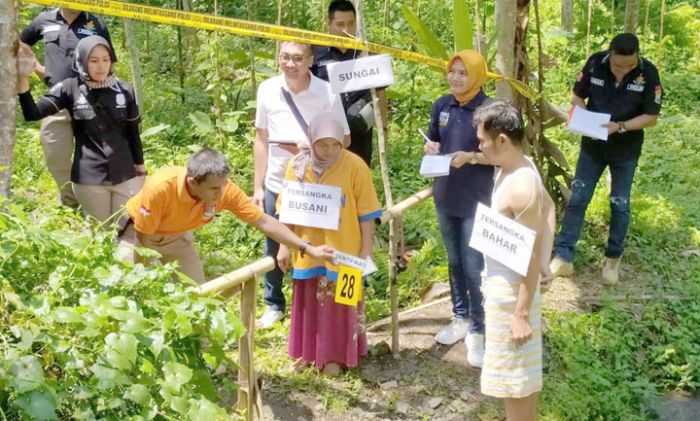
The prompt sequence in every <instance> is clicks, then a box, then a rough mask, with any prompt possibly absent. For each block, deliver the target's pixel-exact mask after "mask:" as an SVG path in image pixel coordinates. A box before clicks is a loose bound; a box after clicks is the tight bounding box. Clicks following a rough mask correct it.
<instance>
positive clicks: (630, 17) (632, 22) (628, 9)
mask: <svg viewBox="0 0 700 421" xmlns="http://www.w3.org/2000/svg"><path fill="white" fill-rule="evenodd" d="M640 3H641V2H640V1H639V0H627V4H626V5H625V28H624V32H628V33H630V34H636V33H637V26H638V25H639V7H640Z"/></svg>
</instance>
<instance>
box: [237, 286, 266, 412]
mask: <svg viewBox="0 0 700 421" xmlns="http://www.w3.org/2000/svg"><path fill="white" fill-rule="evenodd" d="M246 281H247V282H246ZM256 287H257V282H255V278H252V279H251V278H250V277H248V278H247V279H246V280H245V281H244V283H243V294H242V296H241V318H242V319H243V320H241V322H242V323H243V325H244V326H245V327H246V335H245V336H244V337H243V340H242V341H241V342H240V344H239V348H238V358H239V359H238V366H239V369H238V385H239V389H238V408H239V409H244V410H245V417H246V420H252V419H254V418H255V415H254V409H255V406H256V405H255V404H256V402H257V396H256V384H257V379H256V378H255V377H256V376H255V359H254V347H255V342H254V337H255V290H256ZM258 416H259V417H260V418H262V414H258Z"/></svg>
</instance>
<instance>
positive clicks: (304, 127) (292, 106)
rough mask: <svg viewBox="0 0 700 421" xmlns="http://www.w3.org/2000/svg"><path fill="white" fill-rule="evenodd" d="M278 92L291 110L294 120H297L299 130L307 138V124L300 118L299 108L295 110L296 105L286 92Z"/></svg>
mask: <svg viewBox="0 0 700 421" xmlns="http://www.w3.org/2000/svg"><path fill="white" fill-rule="evenodd" d="M280 90H282V96H284V100H285V101H286V102H287V105H289V108H290V109H291V110H292V114H294V118H296V119H297V122H298V123H299V126H300V127H301V130H303V131H304V133H305V134H306V136H307V137H308V136H309V124H308V123H307V122H306V120H304V117H302V116H301V113H300V112H299V108H297V104H295V103H294V100H293V99H292V96H291V95H290V94H289V92H287V90H286V89H284V88H280Z"/></svg>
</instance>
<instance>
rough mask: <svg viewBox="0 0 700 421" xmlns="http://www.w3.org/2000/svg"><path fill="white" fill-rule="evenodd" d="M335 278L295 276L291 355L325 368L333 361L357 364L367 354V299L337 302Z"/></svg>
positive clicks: (354, 365) (290, 338)
mask: <svg viewBox="0 0 700 421" xmlns="http://www.w3.org/2000/svg"><path fill="white" fill-rule="evenodd" d="M335 285H336V284H335V282H330V281H329V280H328V279H327V278H326V277H324V276H322V277H318V278H311V279H304V280H294V283H293V287H292V322H291V327H290V329H289V347H288V350H289V356H290V357H292V358H294V359H299V358H301V359H302V360H303V361H304V362H306V363H309V364H312V363H313V364H315V365H316V367H317V368H318V369H322V368H323V367H324V366H325V365H326V364H327V363H329V362H334V363H338V364H340V365H342V366H345V367H356V366H357V363H358V360H359V358H360V357H363V356H365V355H367V334H366V332H365V311H364V302H363V301H360V302H359V303H358V305H357V307H351V306H346V305H342V304H336V303H335Z"/></svg>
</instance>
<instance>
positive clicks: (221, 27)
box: [21, 0, 536, 99]
mask: <svg viewBox="0 0 700 421" xmlns="http://www.w3.org/2000/svg"><path fill="white" fill-rule="evenodd" d="M21 1H23V2H25V3H34V4H40V5H45V6H54V7H65V8H68V9H76V10H83V11H86V12H92V13H97V14H100V15H107V16H117V17H121V18H127V19H138V20H145V21H148V22H156V23H164V24H168V25H178V26H184V27H188V28H194V29H205V30H210V31H219V32H228V33H231V34H235V35H242V36H247V37H258V38H266V39H272V40H278V41H294V42H302V43H308V44H314V45H325V46H334V47H341V48H349V49H354V50H367V51H369V52H372V53H376V54H388V55H390V56H392V57H395V58H398V59H402V60H406V61H411V62H414V63H420V64H427V65H429V66H435V67H439V68H441V69H444V68H445V66H446V65H447V62H446V61H445V60H442V59H439V58H434V57H429V56H426V55H424V54H419V53H414V52H411V51H405V50H401V49H399V48H394V47H388V46H386V45H381V44H377V43H374V42H364V41H362V40H360V39H353V38H347V37H340V36H337V35H330V34H324V33H321V32H314V31H308V30H305V29H296V28H288V27H284V26H278V25H271V24H267V23H260V22H251V21H247V20H241V19H234V18H228V17H221V16H212V15H207V14H204V13H194V12H186V11H182V10H172V9H166V8H162V7H154V6H146V5H142V4H133V3H125V2H122V1H113V0H21ZM488 76H489V77H491V78H494V79H496V80H506V81H508V83H510V84H511V85H512V86H513V87H514V88H515V89H517V90H518V91H519V92H520V93H521V94H523V95H525V96H527V97H528V98H531V99H534V98H535V97H536V95H535V93H534V92H532V90H531V89H530V88H529V87H528V86H527V85H525V84H524V83H522V82H520V81H518V80H514V79H511V78H506V77H504V76H502V75H499V74H496V73H491V72H489V73H488Z"/></svg>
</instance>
